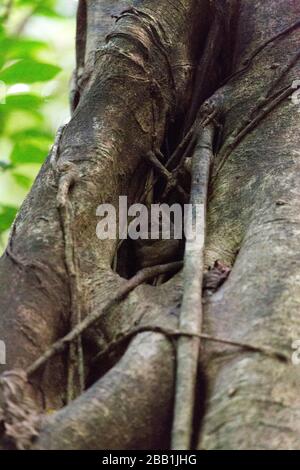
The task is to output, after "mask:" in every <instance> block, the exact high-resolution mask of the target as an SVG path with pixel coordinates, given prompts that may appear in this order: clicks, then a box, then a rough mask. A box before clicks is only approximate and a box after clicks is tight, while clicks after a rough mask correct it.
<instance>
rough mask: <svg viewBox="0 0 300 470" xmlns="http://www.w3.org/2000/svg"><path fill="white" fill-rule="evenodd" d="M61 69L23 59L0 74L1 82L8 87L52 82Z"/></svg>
mask: <svg viewBox="0 0 300 470" xmlns="http://www.w3.org/2000/svg"><path fill="white" fill-rule="evenodd" d="M60 70H61V69H60V67H57V66H56V65H51V64H45V63H42V62H37V61H35V60H30V59H22V60H19V61H18V62H15V63H14V64H12V65H10V66H9V67H6V68H5V69H3V70H2V71H1V72H0V80H2V81H3V82H4V83H6V84H7V85H13V84H16V83H27V84H29V83H36V82H46V81H48V80H52V79H53V78H54V77H55V76H56V75H57V74H58V73H59V72H60Z"/></svg>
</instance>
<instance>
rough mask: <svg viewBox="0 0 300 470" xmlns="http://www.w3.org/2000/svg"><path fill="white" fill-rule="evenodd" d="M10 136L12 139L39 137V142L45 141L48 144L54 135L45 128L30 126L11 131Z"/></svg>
mask: <svg viewBox="0 0 300 470" xmlns="http://www.w3.org/2000/svg"><path fill="white" fill-rule="evenodd" d="M10 138H12V139H13V140H14V141H17V140H18V141H20V140H26V139H27V140H28V139H30V140H31V139H39V140H40V141H41V142H45V143H47V144H49V145H50V144H52V142H53V139H54V136H53V133H52V132H49V131H47V130H43V129H41V128H35V127H31V128H28V129H24V130H21V131H17V132H13V133H12V134H10Z"/></svg>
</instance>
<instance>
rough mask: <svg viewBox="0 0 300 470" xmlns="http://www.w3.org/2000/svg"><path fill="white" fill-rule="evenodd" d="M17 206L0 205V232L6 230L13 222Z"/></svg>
mask: <svg viewBox="0 0 300 470" xmlns="http://www.w3.org/2000/svg"><path fill="white" fill-rule="evenodd" d="M17 211H18V209H17V207H12V206H5V205H2V204H1V205H0V233H1V232H5V231H6V230H8V229H9V228H10V226H11V224H12V223H13V221H14V219H15V217H16V214H17Z"/></svg>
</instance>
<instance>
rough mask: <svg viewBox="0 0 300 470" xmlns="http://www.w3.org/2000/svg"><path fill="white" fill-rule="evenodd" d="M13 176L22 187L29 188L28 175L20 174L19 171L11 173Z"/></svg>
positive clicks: (29, 179) (30, 181)
mask: <svg viewBox="0 0 300 470" xmlns="http://www.w3.org/2000/svg"><path fill="white" fill-rule="evenodd" d="M12 176H13V178H14V179H15V181H16V182H17V183H18V185H19V186H21V187H22V188H24V189H27V190H28V189H30V188H31V185H32V179H31V178H28V176H25V175H22V174H20V173H12Z"/></svg>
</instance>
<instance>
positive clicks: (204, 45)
mask: <svg viewBox="0 0 300 470" xmlns="http://www.w3.org/2000/svg"><path fill="white" fill-rule="evenodd" d="M132 7H133V8H132ZM124 9H125V10H126V9H127V11H125V12H123V13H121V12H122V11H124ZM299 14H300V6H299V3H298V2H296V1H292V0H291V1H288V2H287V1H286V0H277V1H276V2H275V1H274V0H264V1H262V0H240V1H233V0H232V1H231V0H228V1H226V2H222V3H219V2H208V1H206V0H201V1H198V0H181V1H180V2H179V1H170V0H137V1H113V0H103V1H99V0H86V1H85V0H82V1H81V2H80V7H79V11H78V18H77V21H78V28H77V30H78V32H77V70H76V72H75V75H74V78H75V80H74V82H75V88H74V90H72V94H71V101H72V108H73V110H74V113H73V115H72V119H71V121H70V123H69V124H68V125H67V127H66V128H65V130H64V132H63V135H62V139H61V141H60V143H59V151H58V155H57V157H58V160H57V162H56V163H55V169H53V165H52V163H51V161H50V157H49V158H48V159H47V161H46V162H45V164H44V166H43V168H42V170H41V172H40V174H39V176H38V178H37V180H36V182H35V184H34V186H33V188H32V190H31V192H30V194H29V196H28V198H27V200H26V201H25V203H24V204H23V207H22V208H21V210H20V213H19V215H18V217H17V219H16V221H15V224H14V227H13V230H12V235H11V240H10V243H9V246H8V249H7V251H6V253H5V254H4V255H3V257H2V258H1V260H0V284H1V286H2V289H1V292H0V331H1V339H2V340H4V341H5V342H6V345H7V359H8V364H7V365H6V366H5V367H4V366H0V368H1V369H0V370H1V372H2V371H4V370H10V369H26V368H28V367H29V366H30V365H31V364H32V362H33V361H34V360H36V359H37V358H38V357H39V356H40V355H41V354H42V353H43V352H44V351H45V350H46V349H47V348H48V347H49V346H50V345H51V344H52V343H54V341H56V340H57V339H58V338H60V337H62V336H63V335H65V334H66V333H67V332H68V331H69V330H70V325H71V323H72V311H73V310H74V305H75V306H76V311H78V312H79V313H80V315H81V318H85V317H86V315H88V314H89V313H91V312H95V311H98V310H99V309H102V308H103V306H104V305H105V304H106V303H107V301H108V300H109V299H110V298H111V297H112V296H113V295H114V294H115V292H116V290H117V289H118V288H119V287H120V286H121V285H123V283H125V282H126V280H125V279H124V278H122V277H121V276H120V275H119V274H117V272H115V269H113V268H112V266H114V265H115V259H116V253H117V251H118V241H117V240H109V241H100V240H99V239H97V237H96V225H97V222H98V219H97V217H96V208H97V206H98V205H99V204H101V203H111V204H113V205H115V206H117V204H118V197H119V195H128V199H129V203H132V202H138V201H139V200H140V198H141V196H142V195H143V190H144V188H145V184H146V181H147V178H148V175H149V165H148V163H147V162H146V161H145V156H146V155H147V154H148V153H149V151H153V152H155V151H157V150H159V149H163V150H164V152H166V153H167V150H166V148H167V145H166V142H167V143H168V146H169V147H170V152H172V151H173V150H174V149H175V148H176V146H177V145H178V144H179V142H180V140H181V138H182V137H183V134H184V130H187V129H186V128H189V126H190V125H191V123H192V122H193V120H194V119H195V116H196V113H197V111H198V109H199V107H200V105H201V104H203V101H204V100H205V99H207V98H209V97H210V96H211V95H213V99H212V100H211V102H212V103H213V105H214V107H215V108H214V109H216V110H217V111H218V120H219V121H220V123H221V124H222V126H223V130H222V131H221V132H220V130H219V139H218V140H219V144H218V146H219V148H218V149H215V150H218V151H217V152H216V153H217V154H216V157H215V162H214V169H213V175H212V181H211V185H210V199H209V205H208V211H207V225H208V233H207V237H206V238H207V239H206V267H207V268H208V267H213V266H214V264H215V262H216V261H217V260H221V261H222V263H224V264H226V265H227V266H229V267H230V268H232V271H231V274H230V276H229V278H228V280H227V281H226V282H225V283H224V285H223V286H221V287H220V288H219V289H218V290H217V291H216V292H215V293H213V294H212V295H210V296H206V297H205V303H204V332H205V333H207V334H210V335H213V336H216V337H221V338H224V339H228V340H233V341H240V342H241V343H250V344H258V345H261V346H269V347H273V349H276V350H278V351H281V352H285V353H286V354H287V355H290V354H291V344H292V341H293V340H295V339H299V338H300V321H299V315H297V314H298V311H299V303H300V294H299V292H300V289H299V288H300V286H299V282H300V281H299V279H300V278H299V263H300V259H299V249H298V243H297V242H298V234H299V222H300V219H299V214H300V211H299V204H300V203H299V192H300V187H299V178H297V166H298V158H299V152H298V148H299V132H298V128H299V114H298V113H297V107H296V106H295V105H293V104H292V103H291V101H290V100H289V99H288V98H286V99H285V100H284V101H282V102H281V103H279V104H278V106H277V107H276V108H275V109H274V110H272V111H271V112H270V113H269V114H268V115H267V116H266V117H265V118H264V119H263V120H262V121H261V122H259V124H258V125H257V126H256V127H255V128H254V129H253V130H251V131H250V132H248V133H247V135H246V136H245V138H243V139H242V140H241V142H239V144H238V145H237V146H236V148H233V150H232V151H231V152H230V154H229V152H228V154H229V155H228V158H227V159H226V161H225V163H224V164H223V160H222V156H223V155H227V153H226V149H228V146H229V149H230V145H231V144H232V142H233V138H234V136H235V135H236V134H237V132H236V131H237V130H238V129H239V128H240V127H241V125H244V126H245V125H246V124H247V118H248V117H249V116H250V117H251V113H254V114H255V110H256V107H257V105H258V103H259V101H260V100H261V98H262V97H264V96H265V94H266V93H267V92H268V90H269V88H270V87H271V85H272V83H273V82H274V81H275V80H276V78H277V77H278V83H277V84H275V85H276V88H275V89H274V90H273V91H272V93H274V92H275V91H278V90H280V89H281V88H282V87H284V86H288V85H290V84H291V82H292V81H293V80H294V79H298V78H299V77H300V70H299V63H298V61H295V63H293V64H291V65H292V66H291V68H290V70H287V72H286V73H285V74H283V76H282V77H281V76H280V73H281V70H282V68H284V67H286V65H287V64H288V62H289V61H291V60H292V58H293V57H294V55H295V54H296V53H297V52H298V47H299V46H298V44H299V35H300V29H299V28H296V27H295V28H294V29H293V30H291V31H289V32H288V33H287V34H285V35H284V36H282V37H281V38H279V39H277V40H275V41H273V42H271V43H270V44H269V45H268V46H266V47H264V48H263V49H262V50H261V51H260V53H259V54H257V55H256V57H255V58H254V59H253V61H252V62H251V63H250V65H249V67H248V68H247V69H246V70H244V71H243V73H241V74H237V75H236V76H235V77H234V78H232V79H231V80H229V81H227V83H226V84H225V85H224V86H223V87H221V88H219V87H220V85H221V83H222V82H223V81H224V80H225V79H226V78H227V77H228V76H229V75H230V74H232V73H234V72H236V71H238V70H240V69H241V68H243V66H244V64H245V60H246V59H247V58H248V57H250V56H251V54H252V53H253V52H254V51H255V50H256V48H257V47H258V46H260V45H261V44H262V43H263V42H264V41H266V40H268V39H270V38H271V37H272V36H274V35H276V34H277V33H279V32H281V31H282V30H284V29H285V28H287V27H289V26H291V25H292V24H294V23H295V22H296V21H297V19H298V18H299ZM111 15H119V16H118V18H117V21H116V22H115V18H112V17H111ZM272 93H271V94H272ZM265 104H266V103H264V105H265ZM216 145H217V144H216ZM220 163H222V165H221V166H219V165H220ZM75 170H76V175H75ZM74 175H75V176H76V178H74ZM61 177H63V178H64V179H63V180H61ZM62 181H65V182H68V181H69V183H70V187H68V186H67V188H66V189H67V191H66V193H65V196H66V199H67V200H68V204H67V206H66V207H67V208H69V209H70V212H69V213H68V212H67V214H68V216H70V227H71V230H69V229H68V226H67V225H66V223H65V222H66V219H64V216H63V215H62V214H63V212H62V211H59V210H58V209H57V193H58V191H59V189H61V188H62V186H61V184H60V183H61V182H62ZM70 233H71V237H70V236H69V235H70ZM164 251H165V252H166V251H167V248H166V250H163V251H162V255H161V259H160V260H159V261H160V262H166V261H169V260H167V259H164V256H166V255H164V254H163V253H164ZM128 256H129V257H130V260H131V263H128ZM128 256H127V264H130V268H129V267H128V266H127V272H126V274H127V277H128V276H129V275H130V274H132V272H131V270H132V269H133V270H134V271H136V269H137V264H138V263H137V261H136V258H135V256H136V255H135V251H134V248H133V250H132V251H129V255H128ZM68 260H69V261H68ZM70 260H71V261H70ZM132 260H133V261H132ZM118 261H119V258H118ZM121 261H122V260H121ZM70 262H71V265H72V266H73V267H75V273H73V275H72V273H70ZM132 262H133V268H132ZM123 263H125V268H126V262H125V261H124V260H123ZM134 263H136V264H134ZM125 271H126V269H125ZM70 274H71V277H70ZM72 276H73V277H72ZM124 277H125V276H124ZM182 278H183V276H182V274H178V275H176V276H174V277H172V278H171V279H170V280H168V282H165V283H163V284H162V285H157V286H155V285H142V286H139V287H138V288H137V289H135V291H134V292H132V293H131V294H130V295H129V296H128V297H127V298H126V299H125V300H124V301H122V302H121V303H120V304H119V305H117V306H115V307H114V308H113V309H111V310H110V311H109V312H108V314H106V315H103V317H101V318H100V319H99V321H98V322H97V324H96V325H95V326H94V327H93V328H91V329H90V330H88V331H86V333H85V334H84V335H83V338H82V340H83V350H84V365H85V383H86V390H85V391H84V393H82V394H80V391H79V389H78V388H77V389H76V390H75V393H76V394H77V395H79V394H80V396H78V397H77V398H76V399H75V400H74V401H72V402H71V403H70V404H68V405H66V387H67V379H66V377H67V368H68V355H67V354H62V355H59V356H57V357H55V359H54V360H51V361H50V362H49V364H47V366H46V367H44V368H42V369H41V370H39V371H38V372H37V373H36V374H35V375H34V377H32V378H31V384H32V390H31V394H32V396H33V397H34V400H35V402H36V404H37V406H38V409H39V412H40V413H42V414H44V416H45V418H44V419H43V420H42V422H41V426H40V427H41V429H40V433H39V436H38V437H37V438H36V439H35V442H34V444H33V448H35V449H157V448H168V447H169V446H170V429H171V428H170V427H171V423H172V406H173V400H174V383H175V381H174V378H175V366H176V361H175V357H176V355H175V351H174V343H173V342H172V341H171V339H170V338H168V337H167V335H164V334H162V333H157V332H147V333H145V332H144V333H142V334H140V335H137V336H136V338H134V339H133V340H132V341H130V342H129V344H128V345H126V347H125V348H124V347H123V348H122V349H119V350H117V352H116V354H115V355H113V356H105V357H104V358H102V359H100V358H99V360H97V355H98V354H99V352H101V351H103V349H105V347H106V346H107V345H108V344H109V343H110V342H111V341H112V340H114V339H115V338H116V337H117V336H118V335H120V334H121V333H122V332H125V331H128V330H129V329H130V328H132V327H133V326H136V325H147V326H149V325H153V326H161V327H162V328H164V327H165V328H166V327H168V328H170V327H174V328H176V327H177V324H178V312H179V308H180V304H181V299H182V294H183V289H184V281H183V279H182ZM185 282H186V280H185ZM73 313H74V312H73ZM198 379H199V380H198V382H199V388H198V389H197V401H198V404H197V408H198V413H197V415H196V417H195V429H194V438H195V443H194V445H195V447H198V448H200V449H248V448H251V449H253V448H259V449H280V448H284V449H299V442H300V439H299V438H300V399H299V393H297V391H298V390H299V370H297V368H296V366H292V364H291V363H288V364H284V363H282V362H280V361H279V360H276V359H273V358H270V357H267V356H265V355H264V354H262V353H253V352H246V351H243V350H241V348H236V347H235V348H233V347H229V346H225V345H220V344H215V343H214V345H213V343H207V342H205V344H204V345H203V347H202V351H201V360H200V372H199V378H198ZM77 385H78V384H77V383H75V386H76V387H77ZM54 410H57V411H54ZM49 411H51V414H49V413H48V412H49ZM47 413H48V414H47ZM203 414H204V419H203V422H202V416H203ZM2 445H3V446H5V445H6V444H5V442H4V443H3V444H2Z"/></svg>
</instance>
